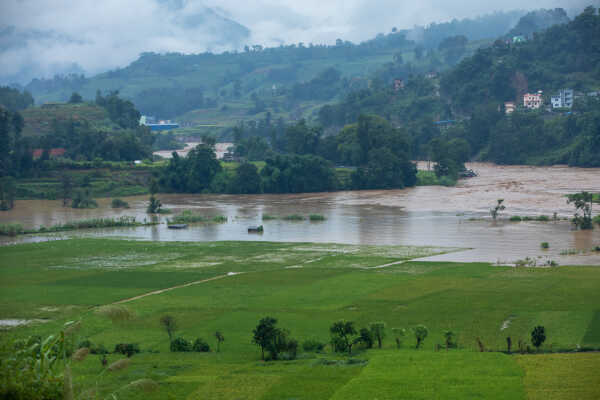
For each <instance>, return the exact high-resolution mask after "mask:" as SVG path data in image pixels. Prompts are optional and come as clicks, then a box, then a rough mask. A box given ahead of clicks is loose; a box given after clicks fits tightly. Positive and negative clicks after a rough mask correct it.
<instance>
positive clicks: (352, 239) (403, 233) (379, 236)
mask: <svg viewBox="0 0 600 400" xmlns="http://www.w3.org/2000/svg"><path fill="white" fill-rule="evenodd" d="M468 167H469V168H472V169H473V170H474V171H475V172H477V173H478V174H479V176H477V177H475V178H471V179H466V180H463V181H461V182H460V183H459V184H458V185H457V186H456V187H452V188H447V187H440V186H426V187H416V188H410V189H403V190H387V191H360V192H334V193H313V194H298V195H252V196H240V195H161V196H159V198H160V199H161V200H162V202H163V204H164V206H165V207H166V208H170V209H172V210H173V212H174V213H178V212H181V211H182V210H193V211H195V212H198V213H201V214H203V215H206V216H215V215H225V216H227V217H228V222H227V223H223V224H207V225H203V224H197V225H190V227H189V228H188V229H185V230H169V229H167V226H166V225H165V224H161V225H158V226H153V227H140V228H119V229H102V230H82V231H77V232H69V233H64V234H54V235H36V236H31V235H27V236H20V237H18V238H3V239H0V243H4V244H8V243H16V242H28V241H40V240H52V239H55V238H65V237H74V236H77V237H82V236H85V237H90V236H93V237H123V238H130V239H140V240H161V241H178V240H180V241H213V240H268V241H302V242H336V243H351V244H379V245H392V244H394V245H431V246H448V247H459V248H468V249H470V250H466V251H461V252H455V253H449V254H445V255H441V256H435V257H431V258H429V259H435V260H449V261H489V262H498V261H500V262H514V261H515V260H517V259H523V258H525V257H533V258H537V259H539V262H545V261H547V260H550V259H551V260H554V261H556V262H558V263H559V264H573V265H576V264H579V265H581V264H585V265H600V253H597V252H592V251H591V249H592V248H593V247H594V246H599V245H600V228H599V227H597V228H596V229H595V230H594V231H575V230H573V228H572V226H571V224H570V223H569V222H568V221H564V220H559V221H551V222H518V223H515V222H509V221H508V220H507V217H508V216H510V215H520V216H526V215H528V216H536V215H542V214H543V215H548V216H552V215H553V214H554V213H557V215H558V216H559V217H563V218H564V217H570V216H572V214H573V207H572V205H569V204H567V202H566V198H565V195H566V194H569V193H574V192H578V191H581V190H588V191H596V192H598V191H600V169H583V168H568V167H561V166H558V167H527V166H496V165H491V164H483V163H473V164H470V165H468ZM500 198H502V199H504V204H505V205H506V210H505V211H503V212H502V214H501V217H500V220H499V221H496V222H494V221H492V220H491V219H490V218H489V209H490V208H491V207H492V206H493V205H494V204H495V202H496V200H497V199H500ZM126 200H127V201H128V202H129V204H130V206H131V208H130V209H126V210H122V209H121V210H113V209H111V208H110V199H100V200H99V204H100V207H99V208H97V209H92V210H75V209H70V208H63V207H61V202H60V201H46V200H44V201H41V200H26V201H18V202H17V204H16V207H15V209H14V210H11V211H9V212H2V213H0V223H7V222H19V223H21V224H23V225H24V226H27V227H33V226H39V225H45V226H50V225H52V224H56V223H63V222H66V221H69V220H77V219H83V218H92V217H118V216H121V215H130V216H136V217H137V219H138V220H139V221H143V220H144V218H147V215H146V214H145V208H146V205H147V196H141V197H139V196H138V197H131V198H126ZM598 209H599V210H600V206H598ZM595 213H596V212H595ZM263 214H270V215H278V216H284V215H289V214H304V215H308V214H322V215H323V216H325V218H326V220H325V221H323V222H309V221H303V222H290V221H283V220H270V221H262V215H263ZM160 218H161V220H162V221H166V218H168V215H167V216H161V217H160ZM261 224H262V225H264V233H263V234H262V235H256V234H254V235H251V234H248V233H247V227H248V226H250V225H261ZM541 242H548V243H549V244H550V248H549V249H548V250H543V249H541V247H540V243H541ZM567 250H571V252H573V250H577V251H578V252H579V254H576V255H568V256H567V255H564V253H565V252H566V251H567ZM561 253H562V255H561Z"/></svg>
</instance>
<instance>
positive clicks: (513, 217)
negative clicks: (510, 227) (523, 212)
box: [510, 215, 523, 222]
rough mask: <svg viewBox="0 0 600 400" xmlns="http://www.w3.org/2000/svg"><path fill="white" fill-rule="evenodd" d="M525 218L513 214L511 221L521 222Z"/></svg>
mask: <svg viewBox="0 0 600 400" xmlns="http://www.w3.org/2000/svg"><path fill="white" fill-rule="evenodd" d="M522 220H523V219H522V218H521V217H519V216H518V215H513V216H512V217H510V221H511V222H521V221H522Z"/></svg>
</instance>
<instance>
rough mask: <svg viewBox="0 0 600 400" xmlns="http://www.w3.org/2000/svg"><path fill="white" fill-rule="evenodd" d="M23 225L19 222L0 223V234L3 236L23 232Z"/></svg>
mask: <svg viewBox="0 0 600 400" xmlns="http://www.w3.org/2000/svg"><path fill="white" fill-rule="evenodd" d="M23 232H24V230H23V226H22V225H21V224H2V225H0V235H3V236H17V235H20V234H21V233H23Z"/></svg>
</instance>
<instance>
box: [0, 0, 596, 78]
mask: <svg viewBox="0 0 600 400" xmlns="http://www.w3.org/2000/svg"><path fill="white" fill-rule="evenodd" d="M599 2H600V0H562V1H559V0H533V1H530V2H528V3H527V4H526V5H525V3H523V2H522V1H520V0H504V1H502V2H488V1H485V2H482V1H480V0H455V1H448V0H421V1H420V2H415V1H406V0H370V1H369V0H329V1H323V0H303V1H296V0H251V1H240V0H127V1H125V2H124V1H122V0H102V1H97V0H78V1H76V2H75V1H72V0H2V1H1V3H2V4H1V5H0V83H9V82H18V83H21V84H23V83H27V82H28V81H29V80H30V79H31V78H34V77H52V76H53V75H54V74H56V73H66V72H77V73H85V74H86V75H92V74H95V73H98V72H102V71H105V70H108V69H113V68H117V67H123V66H126V65H127V64H129V63H130V62H131V61H133V60H135V59H136V58H137V57H138V55H139V54H140V53H141V52H144V51H154V52H182V53H198V52H203V51H213V52H219V51H224V50H234V49H241V48H243V46H244V45H245V44H262V45H267V46H274V45H279V44H281V43H298V42H304V43H333V42H335V39H337V38H342V39H344V40H351V41H355V42H358V41H362V40H366V39H369V38H371V37H373V36H375V35H376V34H377V33H380V32H389V31H390V29H391V28H392V27H397V28H399V29H403V28H411V27H413V26H414V25H426V24H428V23H430V22H432V21H437V22H440V21H447V20H450V19H453V18H465V17H474V16H478V15H482V14H486V13H491V12H494V11H501V10H511V9H521V8H523V7H526V8H527V9H535V8H555V7H563V8H579V9H581V8H583V7H584V6H585V5H588V4H594V3H595V4H596V6H597V5H598V3H599Z"/></svg>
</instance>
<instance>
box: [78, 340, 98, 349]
mask: <svg viewBox="0 0 600 400" xmlns="http://www.w3.org/2000/svg"><path fill="white" fill-rule="evenodd" d="M92 347H94V344H93V343H92V342H91V341H90V340H89V339H85V340H82V341H81V342H79V343H77V348H78V349H83V348H88V349H91V348H92Z"/></svg>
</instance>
